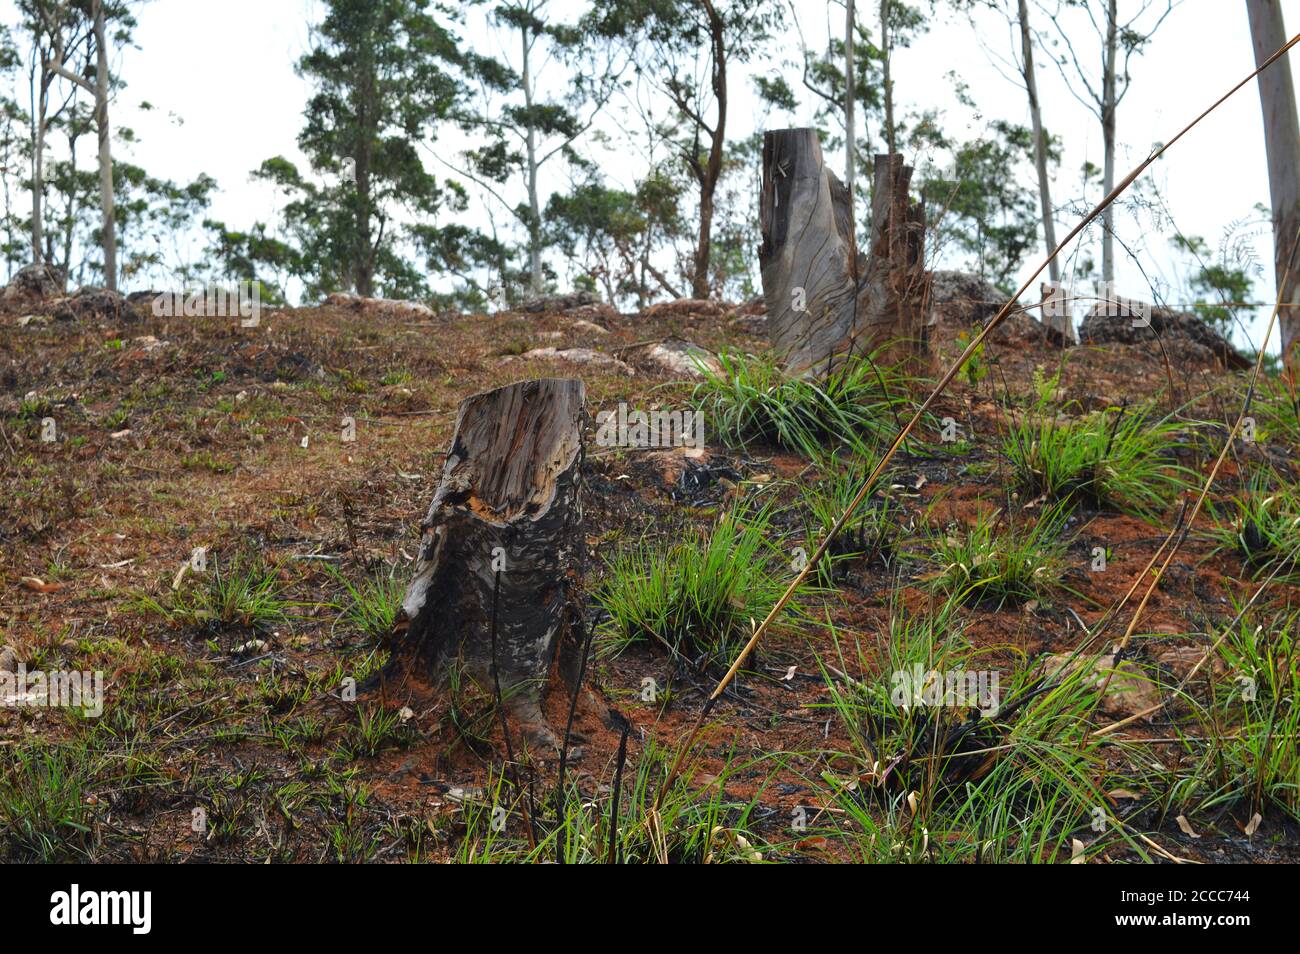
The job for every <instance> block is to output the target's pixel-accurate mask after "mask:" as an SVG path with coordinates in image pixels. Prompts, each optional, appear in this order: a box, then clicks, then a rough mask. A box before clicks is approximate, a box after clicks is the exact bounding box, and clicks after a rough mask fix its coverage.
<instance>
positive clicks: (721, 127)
mask: <svg viewBox="0 0 1300 954" xmlns="http://www.w3.org/2000/svg"><path fill="white" fill-rule="evenodd" d="M704 7H705V9H706V10H707V11H708V14H709V38H710V42H711V43H712V44H713V97H714V99H716V100H717V103H718V121H717V122H716V123H715V124H714V126H713V136H712V139H711V141H710V143H709V161H708V164H707V165H706V166H705V168H704V175H703V176H701V177H700V237H699V242H698V243H697V244H696V246H695V274H694V275H693V276H692V278H691V295H692V296H693V297H695V298H708V297H709V260H710V258H711V257H712V242H713V196H714V193H715V192H716V191H717V187H718V178H719V176H721V175H722V152H723V147H724V145H725V144H726V136H727V37H726V25H725V24H724V23H723V21H722V17H720V16H718V11H717V10H716V9H714V6H713V2H712V0H704Z"/></svg>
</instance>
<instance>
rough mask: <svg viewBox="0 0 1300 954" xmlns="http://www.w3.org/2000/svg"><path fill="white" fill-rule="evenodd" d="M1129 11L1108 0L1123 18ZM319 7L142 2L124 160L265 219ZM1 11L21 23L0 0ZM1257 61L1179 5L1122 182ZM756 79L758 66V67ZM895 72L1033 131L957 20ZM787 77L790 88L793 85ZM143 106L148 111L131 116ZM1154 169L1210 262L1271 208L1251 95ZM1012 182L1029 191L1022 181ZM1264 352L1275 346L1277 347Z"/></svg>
mask: <svg viewBox="0 0 1300 954" xmlns="http://www.w3.org/2000/svg"><path fill="white" fill-rule="evenodd" d="M795 2H796V3H797V5H798V10H799V19H800V23H801V26H802V29H803V33H804V37H805V40H806V41H807V42H808V43H809V45H810V46H813V47H819V46H821V45H823V44H824V43H825V36H826V29H827V25H828V20H829V21H830V23H831V24H832V27H831V28H832V29H835V30H837V31H838V30H840V29H841V28H842V23H843V12H842V8H841V7H839V6H834V7H830V8H829V13H828V7H827V5H826V4H825V3H822V2H821V0H795ZM921 2H922V3H924V2H925V0H921ZM1135 2H1136V0H1121V2H1120V6H1121V10H1124V9H1125V8H1126V7H1132V6H1133V5H1134V4H1135ZM1282 5H1283V8H1284V12H1285V16H1286V19H1287V23H1288V26H1289V28H1290V29H1291V30H1293V31H1294V30H1297V29H1300V0H1283V4H1282ZM553 6H554V8H555V9H556V10H557V11H559V12H562V11H563V10H564V9H565V8H566V7H573V6H575V4H571V3H568V4H566V2H565V0H555V3H554V4H553ZM859 7H860V8H865V9H861V10H860V16H862V17H863V18H865V19H867V20H871V18H874V16H875V11H876V8H877V5H876V4H874V3H861V2H860V3H859ZM320 13H321V10H320V5H319V3H317V2H313V0H149V2H145V3H143V4H141V5H140V6H139V8H138V10H137V12H136V17H137V19H138V21H139V26H138V28H137V30H136V32H135V39H136V45H137V48H135V49H129V50H126V51H124V52H123V53H122V54H121V57H120V71H121V75H122V76H123V77H124V78H125V80H126V82H127V89H126V90H124V91H123V92H122V93H120V94H119V96H118V99H117V101H116V102H115V103H114V105H113V117H114V124H115V125H126V126H130V127H132V128H133V129H134V130H135V131H136V133H137V135H138V137H139V140H140V141H139V142H138V143H137V144H135V145H134V146H133V147H132V149H131V152H130V157H131V158H132V159H133V160H135V161H137V162H139V163H140V164H141V165H143V166H145V167H146V168H147V169H148V170H149V171H150V172H151V173H153V174H154V175H159V176H164V177H167V178H171V179H175V180H177V181H189V180H191V179H193V178H194V177H195V176H197V175H198V174H199V173H201V172H206V173H208V174H210V175H212V176H214V177H215V178H216V179H217V182H218V183H219V186H220V193H219V194H218V195H217V196H216V197H215V201H214V204H213V210H212V215H213V216H214V217H215V218H218V219H221V220H223V221H225V222H227V223H228V224H230V225H232V226H245V225H248V224H250V223H251V222H253V221H254V220H256V219H262V220H267V219H268V218H270V217H271V215H272V210H273V208H274V201H275V200H274V196H273V195H272V194H271V193H270V191H269V190H267V189H265V188H263V187H260V186H257V185H255V184H253V183H252V182H251V181H250V180H249V172H250V171H251V170H252V169H254V168H256V167H257V165H258V164H259V163H261V161H262V160H263V159H266V158H268V157H270V156H273V155H276V154H283V155H286V156H288V157H289V158H291V159H293V160H295V161H298V162H299V163H300V167H305V162H304V161H303V159H302V156H301V155H300V154H299V153H298V150H297V147H296V144H295V137H296V135H297V133H298V130H299V128H300V126H301V117H302V109H303V105H304V103H305V101H306V98H307V95H308V89H307V87H306V84H305V83H304V82H303V81H302V80H301V79H300V78H299V77H298V76H297V75H296V74H295V73H294V68H293V67H294V63H295V62H296V61H297V59H298V58H299V57H300V56H301V55H302V54H303V52H304V51H305V50H306V49H307V45H308V24H309V23H310V22H313V21H315V20H318V19H319V17H320ZM0 17H3V20H4V22H6V23H9V24H16V22H17V17H16V14H15V12H14V8H13V5H12V2H11V0H0ZM981 22H982V23H985V24H986V25H987V28H986V29H984V30H983V31H982V35H983V38H984V42H985V44H986V45H987V46H989V47H991V48H995V49H998V50H1004V49H1005V48H1006V46H1007V42H1008V37H1007V34H1006V32H1005V28H1004V27H1002V26H1000V21H998V20H997V19H996V18H995V17H992V18H987V19H985V20H983V21H981ZM472 23H473V25H472V26H471V29H470V31H469V32H470V34H471V36H470V37H469V38H470V39H475V40H477V41H479V42H483V41H484V34H483V32H482V21H481V19H479V18H475V19H474V20H473V21H472ZM872 25H873V27H874V23H873V24H872ZM789 35H790V37H791V45H790V47H789V50H788V52H789V55H790V56H791V57H792V58H794V59H797V58H798V55H799V54H798V47H797V43H796V41H795V35H794V33H793V31H790V33H789ZM1089 41H1090V38H1089V37H1086V36H1085V37H1081V38H1080V42H1081V44H1083V45H1085V46H1086V45H1087V44H1088V43H1089ZM1293 59H1294V57H1293ZM1253 65H1254V64H1253V56H1252V52H1251V45H1250V37H1249V32H1248V29H1247V18H1246V10H1245V4H1244V3H1243V2H1241V0H1183V2H1182V4H1181V5H1180V6H1179V7H1178V8H1177V9H1176V10H1175V11H1174V13H1173V14H1172V15H1171V16H1170V18H1169V19H1168V20H1167V21H1166V22H1165V23H1164V25H1163V26H1162V27H1161V29H1160V31H1159V33H1158V34H1157V35H1156V37H1155V39H1154V42H1153V43H1152V45H1151V46H1150V48H1149V50H1148V51H1147V52H1146V54H1145V55H1144V56H1142V57H1140V58H1138V59H1136V60H1135V61H1134V62H1133V66H1132V75H1133V83H1132V89H1131V91H1130V92H1129V94H1128V96H1127V98H1126V99H1125V100H1124V101H1123V103H1122V105H1121V107H1120V111H1119V115H1118V133H1119V140H1120V161H1119V167H1120V170H1119V171H1120V174H1121V175H1122V174H1123V173H1124V172H1126V171H1127V170H1128V169H1129V168H1131V166H1133V165H1134V164H1136V163H1137V162H1138V161H1139V160H1140V159H1141V158H1142V157H1143V156H1145V155H1146V154H1147V152H1148V151H1149V150H1150V148H1151V144H1152V143H1153V142H1155V141H1163V140H1167V139H1169V138H1170V137H1172V136H1173V134H1174V133H1175V132H1176V131H1177V130H1178V129H1179V128H1181V126H1182V125H1183V124H1184V123H1185V122H1186V121H1187V120H1188V119H1190V118H1191V117H1192V116H1194V115H1195V114H1196V113H1197V112H1199V111H1200V110H1201V109H1203V108H1204V107H1205V106H1206V105H1208V104H1209V103H1210V102H1212V101H1213V100H1214V99H1216V98H1217V97H1218V96H1219V95H1221V94H1222V93H1223V92H1224V91H1225V90H1226V89H1227V88H1228V87H1229V86H1230V85H1231V84H1232V83H1234V82H1235V81H1237V80H1239V79H1240V78H1242V77H1243V76H1245V75H1246V74H1247V73H1249V72H1250V70H1251V69H1253ZM766 68H770V64H769V63H764V64H759V65H758V66H756V67H755V69H766ZM1295 69H1297V70H1300V66H1297V67H1295ZM893 70H894V81H895V89H896V97H897V100H898V103H899V106H900V109H902V108H909V107H910V108H915V107H937V108H940V109H942V110H944V117H945V122H946V128H947V129H948V131H949V132H950V133H953V134H959V133H962V132H963V129H964V127H965V125H966V124H967V123H969V124H970V125H969V131H968V132H967V133H966V135H969V136H970V137H974V136H977V135H978V134H979V131H980V129H981V128H982V126H983V123H984V122H985V121H987V120H991V119H994V118H1006V119H1009V120H1012V121H1015V122H1020V123H1025V124H1027V123H1028V109H1027V106H1026V104H1025V97H1024V94H1023V91H1021V90H1019V89H1018V88H1016V87H1015V86H1013V85H1011V84H1010V83H1009V82H1008V81H1007V80H1006V79H1004V78H1003V77H1002V76H1000V75H999V73H998V71H997V69H995V68H994V66H993V65H992V64H991V63H990V62H989V57H988V56H987V55H986V52H985V51H984V50H983V49H982V48H981V46H980V44H979V43H978V42H977V41H976V37H975V32H974V31H973V30H972V28H971V26H970V25H969V23H968V22H967V21H965V20H964V19H959V18H956V17H953V16H951V15H949V16H945V17H941V18H940V21H939V22H937V23H935V24H934V25H933V27H932V28H931V30H930V31H929V32H928V33H927V34H926V35H924V36H923V37H921V38H920V39H919V40H918V41H917V42H916V43H915V44H914V45H913V46H912V47H911V48H910V49H906V50H900V51H898V53H897V55H896V57H895V59H894V63H893ZM950 70H952V71H956V73H958V74H959V75H960V76H961V77H962V78H963V79H964V81H965V82H966V83H967V84H968V86H969V89H970V92H971V94H972V95H973V97H974V99H975V101H976V102H977V103H978V104H979V106H980V109H981V112H982V113H983V120H982V121H974V120H973V119H972V117H971V116H970V115H969V113H968V111H966V110H965V109H963V108H962V107H960V106H959V105H958V103H957V101H956V99H955V98H954V95H953V91H952V84H951V82H950V81H949V80H948V78H947V77H946V74H947V73H948V71H950ZM1038 75H1039V82H1040V84H1041V87H1042V89H1041V96H1042V100H1043V103H1044V108H1045V115H1046V121H1047V124H1048V126H1049V128H1050V130H1051V131H1052V132H1054V133H1056V134H1057V135H1059V136H1060V137H1061V139H1062V140H1063V143H1064V149H1065V155H1064V161H1063V162H1062V164H1061V167H1060V172H1059V178H1058V182H1057V186H1056V190H1057V195H1058V196H1059V197H1061V198H1062V199H1065V198H1067V197H1068V196H1069V195H1070V194H1074V193H1077V188H1076V183H1077V179H1078V170H1079V168H1080V166H1081V164H1082V162H1083V161H1084V160H1085V159H1088V160H1091V161H1093V162H1095V163H1096V164H1098V165H1100V163H1101V131H1100V127H1099V125H1098V124H1097V122H1096V120H1095V119H1094V118H1093V117H1092V116H1091V115H1090V114H1089V113H1088V112H1087V111H1086V110H1085V109H1084V108H1083V106H1081V105H1080V104H1079V103H1078V102H1077V101H1076V100H1075V99H1074V98H1073V97H1072V96H1071V95H1070V93H1069V91H1068V90H1067V89H1066V87H1065V86H1064V85H1063V83H1062V80H1061V78H1060V76H1059V75H1058V74H1057V71H1056V70H1055V69H1054V68H1052V67H1051V66H1050V65H1047V64H1045V63H1041V62H1040V64H1039V71H1038ZM795 79H796V78H795V77H793V76H792V77H791V82H792V84H793V83H795ZM732 89H733V90H735V91H737V95H736V96H735V98H734V100H733V103H732V108H731V114H730V117H729V126H728V133H729V135H730V136H732V137H737V138H738V137H742V136H746V135H748V134H749V133H751V132H752V131H754V130H755V129H756V128H759V127H760V125H761V124H763V123H764V117H763V115H762V114H761V112H760V106H759V103H758V101H757V99H756V97H754V95H753V94H752V91H751V86H750V84H749V82H748V81H747V80H746V81H744V82H739V81H736V80H733V82H732ZM742 90H743V92H742ZM19 92H20V102H22V103H24V104H25V103H26V90H25V88H24V89H21V90H20V91H19ZM142 101H148V102H149V103H151V104H152V105H153V106H154V107H155V109H154V110H153V111H151V112H142V111H140V110H139V109H138V104H139V103H140V102H142ZM814 107H815V104H814V103H812V102H811V101H810V100H809V101H806V102H805V103H804V104H802V106H801V111H800V112H799V113H797V114H795V115H793V116H772V117H768V118H767V123H768V124H770V125H787V124H793V125H799V124H807V123H808V122H810V121H811V119H812V113H813V109H814ZM456 145H457V143H456V141H455V140H454V139H448V140H446V141H444V142H443V143H441V144H440V146H439V147H438V148H441V149H444V150H448V151H454V149H455V147H456ZM594 155H595V156H596V157H597V158H599V159H600V160H601V162H602V164H603V165H604V168H605V171H606V173H607V174H608V175H609V176H610V178H611V179H612V180H613V181H615V182H618V183H620V184H623V185H628V184H630V183H631V181H632V180H633V178H634V177H635V175H636V174H637V172H638V171H639V170H638V169H637V168H636V167H635V163H634V162H632V161H631V160H629V159H628V153H627V152H626V150H618V149H613V150H611V151H609V152H603V153H602V152H599V151H596V152H595V153H594ZM833 161H835V162H836V164H837V167H838V165H840V164H841V163H840V160H839V159H838V158H835V159H833ZM444 171H445V170H444ZM1149 175H1153V176H1154V180H1155V182H1156V183H1158V184H1159V186H1160V191H1161V193H1162V194H1163V198H1164V200H1165V202H1166V203H1167V206H1168V208H1169V209H1170V210H1171V211H1172V213H1173V215H1174V217H1175V219H1176V221H1177V223H1178V225H1179V227H1180V228H1181V229H1182V231H1183V232H1185V233H1187V234H1198V235H1201V236H1203V237H1205V239H1206V240H1207V242H1208V243H1209V245H1210V248H1211V249H1212V250H1213V251H1215V252H1216V254H1217V252H1218V249H1219V246H1220V244H1221V242H1222V241H1223V236H1224V234H1225V229H1227V228H1228V227H1229V226H1230V224H1231V223H1233V222H1238V221H1240V220H1242V219H1244V218H1248V217H1252V215H1253V212H1252V209H1253V206H1254V205H1255V204H1256V203H1259V202H1263V203H1265V204H1267V202H1268V198H1269V194H1268V181H1267V170H1266V166H1265V159H1264V144H1263V132H1262V126H1261V121H1260V106H1259V97H1258V93H1257V91H1256V89H1255V87H1254V84H1251V85H1250V86H1248V87H1246V88H1244V89H1242V91H1241V92H1240V93H1238V94H1237V96H1235V97H1234V98H1233V99H1231V100H1230V101H1229V102H1227V103H1226V104H1224V106H1223V107H1221V108H1220V110H1219V111H1218V112H1216V113H1215V114H1214V115H1213V116H1211V117H1210V118H1209V119H1208V120H1207V121H1206V122H1205V123H1203V124H1202V125H1201V126H1200V127H1199V128H1198V129H1196V130H1195V131H1193V132H1192V133H1191V134H1190V135H1189V136H1188V137H1187V138H1186V139H1184V140H1183V141H1182V142H1180V143H1179V144H1178V145H1177V146H1176V147H1175V148H1174V150H1173V151H1171V152H1170V153H1169V154H1168V156H1167V157H1166V158H1165V159H1164V160H1162V161H1161V162H1160V163H1158V164H1157V165H1156V166H1155V167H1153V169H1152V170H1151V172H1150V173H1149ZM550 177H551V181H549V182H546V183H544V185H545V186H547V187H549V188H557V187H561V186H562V185H563V182H564V179H563V171H562V169H561V168H560V167H559V165H558V163H557V164H555V166H554V168H553V169H552V170H551V171H550ZM1025 186H1026V188H1031V187H1032V182H1031V180H1029V179H1028V178H1026V180H1025ZM544 195H545V192H544ZM1094 198H1096V196H1094ZM1072 221H1073V220H1072V219H1071V218H1070V217H1069V216H1068V215H1066V214H1062V215H1061V216H1059V217H1058V230H1059V231H1061V232H1062V234H1063V230H1064V229H1067V228H1068V227H1069V226H1070V225H1071V224H1072ZM1119 231H1120V234H1121V236H1122V237H1123V239H1124V240H1125V242H1126V243H1127V244H1128V245H1129V246H1130V247H1131V248H1132V249H1133V250H1134V251H1135V252H1136V253H1137V254H1138V256H1139V259H1140V262H1141V268H1139V267H1138V265H1136V264H1134V263H1132V262H1130V261H1128V260H1127V257H1125V256H1122V255H1121V257H1120V264H1119V267H1118V278H1119V281H1118V284H1119V291H1120V292H1121V293H1122V294H1127V295H1132V296H1134V297H1140V298H1146V297H1149V292H1148V291H1147V278H1153V279H1155V280H1157V281H1163V282H1166V283H1169V286H1176V284H1177V277H1178V276H1177V264H1176V261H1175V259H1174V257H1173V256H1172V255H1171V253H1170V249H1169V242H1168V239H1169V232H1168V231H1167V230H1166V229H1161V228H1156V227H1155V226H1154V224H1153V223H1152V222H1151V221H1150V220H1134V219H1133V217H1132V216H1129V215H1123V216H1121V221H1120V222H1119ZM1248 231H1249V232H1259V233H1261V234H1259V235H1258V236H1257V237H1256V238H1255V239H1254V245H1255V248H1256V255H1257V256H1258V261H1259V262H1260V263H1261V264H1262V265H1263V266H1264V267H1263V268H1262V269H1261V275H1260V278H1259V280H1258V281H1257V283H1256V289H1255V297H1256V300H1259V301H1264V300H1268V299H1269V298H1270V297H1271V296H1272V294H1273V287H1272V284H1273V283H1272V268H1271V264H1270V263H1271V260H1272V242H1271V232H1268V231H1267V230H1266V229H1261V228H1260V227H1259V226H1258V225H1255V226H1251V227H1249V229H1248ZM1237 254H1239V253H1237ZM1143 272H1145V273H1146V276H1147V277H1144V276H1143ZM1025 274H1028V266H1026V271H1025ZM1166 293H1167V294H1168V293H1169V291H1166ZM1261 313H1262V316H1263V317H1260V315H1256V316H1255V319H1254V321H1253V322H1252V326H1253V327H1254V328H1255V329H1256V332H1255V333H1256V335H1257V334H1258V332H1259V331H1261V330H1262V328H1263V319H1264V318H1266V316H1267V309H1261ZM1272 344H1273V348H1274V349H1275V348H1276V336H1275V338H1274V342H1273V343H1272Z"/></svg>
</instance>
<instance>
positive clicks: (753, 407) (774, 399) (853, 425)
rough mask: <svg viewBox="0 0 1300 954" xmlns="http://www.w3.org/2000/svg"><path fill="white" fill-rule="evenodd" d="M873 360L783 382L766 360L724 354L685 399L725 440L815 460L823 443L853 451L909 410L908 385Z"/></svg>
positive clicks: (887, 432) (888, 430)
mask: <svg viewBox="0 0 1300 954" xmlns="http://www.w3.org/2000/svg"><path fill="white" fill-rule="evenodd" d="M879 358H880V352H875V353H872V354H870V355H866V356H863V357H861V358H857V359H854V360H851V361H847V362H845V363H844V364H842V365H841V366H840V367H839V368H838V369H837V370H835V371H833V372H832V373H831V374H830V375H829V376H828V377H827V378H826V379H824V380H821V379H818V378H816V377H813V376H806V377H788V376H786V375H785V374H784V373H782V372H781V371H780V369H778V368H777V366H776V363H775V361H774V359H772V358H771V357H769V356H761V357H754V356H752V355H741V354H737V353H734V352H723V353H722V354H719V355H718V361H719V364H720V365H721V367H720V369H719V370H718V371H713V370H712V369H704V375H705V377H704V380H703V381H702V382H700V383H699V384H698V385H696V387H695V391H694V394H693V396H692V401H693V402H694V404H695V406H696V407H697V408H699V409H700V411H702V412H703V413H704V414H706V415H708V417H707V418H706V420H708V421H709V423H710V426H711V428H712V429H713V431H714V432H715V433H717V434H718V435H719V437H721V438H722V440H724V441H727V442H731V443H735V444H739V445H741V446H745V445H747V444H749V443H751V442H755V441H762V442H770V443H774V444H778V445H780V446H782V447H785V448H787V449H789V450H793V451H797V452H798V453H800V454H802V455H804V456H805V457H809V458H816V457H818V456H820V454H821V452H822V448H823V446H824V445H825V444H827V443H830V444H842V445H845V446H847V447H849V448H859V447H862V446H863V445H865V444H869V443H875V442H876V441H877V440H878V439H880V438H883V437H886V436H892V433H893V431H894V430H895V429H896V425H897V423H898V420H899V419H898V415H900V414H903V413H906V412H907V409H908V408H909V406H910V403H911V396H910V384H911V382H910V379H909V378H908V377H907V376H906V375H905V374H904V373H903V372H902V371H901V370H900V369H899V368H898V367H897V366H891V365H882V364H880V363H879Z"/></svg>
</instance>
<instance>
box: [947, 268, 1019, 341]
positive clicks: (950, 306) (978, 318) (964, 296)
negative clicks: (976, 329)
mask: <svg viewBox="0 0 1300 954" xmlns="http://www.w3.org/2000/svg"><path fill="white" fill-rule="evenodd" d="M933 275H934V280H933V282H932V284H931V285H930V307H931V308H933V309H934V312H935V319H936V320H937V321H951V322H955V323H958V324H961V325H964V326H966V327H970V326H972V325H982V324H984V323H985V322H986V321H988V320H989V319H990V318H992V317H993V316H994V315H996V314H997V313H998V309H999V308H1001V307H1002V306H1003V305H1004V304H1005V303H1006V300H1007V296H1006V295H1004V294H1002V293H1001V292H1000V291H998V290H997V289H996V288H994V287H993V285H992V284H990V283H989V282H987V281H985V280H984V279H982V278H980V277H979V276H978V275H974V274H971V273H970V272H951V271H938V272H934V273H933Z"/></svg>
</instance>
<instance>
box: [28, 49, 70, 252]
mask: <svg viewBox="0 0 1300 954" xmlns="http://www.w3.org/2000/svg"><path fill="white" fill-rule="evenodd" d="M40 87H41V91H40V94H39V96H38V98H37V101H36V102H35V103H33V104H32V105H33V110H32V113H33V115H32V123H33V125H32V140H33V141H32V264H33V265H40V264H41V263H42V262H43V261H44V260H45V259H44V255H45V252H44V247H45V221H44V209H43V203H44V197H45V124H46V119H45V117H46V114H47V113H48V112H49V90H50V87H49V78H48V75H47V73H46V68H45V57H44V55H43V54H42V56H41V81H40ZM64 265H65V267H66V265H67V263H66V262H65V263H64Z"/></svg>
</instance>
